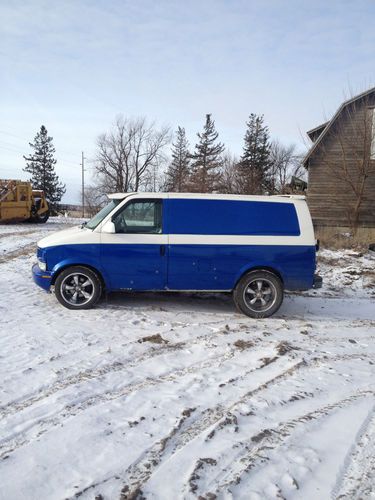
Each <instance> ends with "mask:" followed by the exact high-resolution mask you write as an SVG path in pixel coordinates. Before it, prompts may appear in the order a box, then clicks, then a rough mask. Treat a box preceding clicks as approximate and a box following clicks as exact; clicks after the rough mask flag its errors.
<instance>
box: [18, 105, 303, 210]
mask: <svg viewBox="0 0 375 500" xmlns="http://www.w3.org/2000/svg"><path fill="white" fill-rule="evenodd" d="M30 147H31V148H32V149H33V153H32V154H31V155H29V156H24V159H25V160H26V167H25V169H24V170H25V171H26V172H28V173H30V174H31V179H30V180H31V181H32V183H33V186H34V188H36V189H43V190H44V191H45V193H46V197H47V199H48V201H49V202H50V204H51V206H52V208H55V209H56V208H57V205H58V203H59V202H60V201H61V198H62V196H63V195H64V194H65V192H66V187H65V185H64V184H63V183H61V182H60V180H59V177H58V176H57V174H56V172H55V165H56V160H55V158H54V153H55V148H54V146H53V142H52V137H50V136H49V135H48V132H47V129H46V128H45V126H44V125H42V126H41V128H40V131H39V132H38V133H37V135H36V136H35V138H34V142H33V143H30ZM301 173H302V167H301V162H300V158H299V156H298V154H297V152H296V147H295V146H294V145H289V146H284V145H282V144H281V143H279V142H278V141H271V139H270V133H269V129H268V127H267V125H266V124H265V122H264V117H263V116H262V115H256V114H254V113H252V114H251V115H250V116H249V120H248V121H247V123H246V129H245V134H244V142H243V150H242V154H241V156H240V157H236V156H235V155H233V154H232V153H230V151H228V150H227V149H226V148H225V146H224V144H223V143H222V142H221V141H220V140H219V133H218V131H217V130H216V127H215V121H214V119H213V118H212V115H211V114H207V115H206V117H205V121H204V124H203V128H202V131H200V132H198V133H197V141H196V144H195V145H194V147H193V148H191V147H190V144H189V141H188V139H187V136H186V131H185V128H184V127H181V126H179V127H178V128H177V130H176V131H175V133H174V134H172V133H171V130H170V128H169V127H166V126H165V127H158V126H157V124H156V123H155V122H149V121H148V120H147V119H146V118H143V117H139V118H125V117H123V116H118V117H117V118H116V120H115V121H114V123H113V125H112V127H111V129H110V130H109V131H108V132H105V133H103V134H101V135H100V136H99V137H98V138H97V141H96V154H95V158H94V160H93V181H92V183H91V185H88V186H86V188H85V205H86V206H87V208H88V209H89V212H95V211H96V210H97V209H98V207H100V206H101V205H102V204H103V203H104V202H105V200H106V194H108V193H111V192H130V191H174V192H193V193H194V192H196V193H228V194H230V193H233V194H276V193H286V192H291V190H292V189H293V187H292V186H291V179H292V177H293V176H298V175H300V174H301Z"/></svg>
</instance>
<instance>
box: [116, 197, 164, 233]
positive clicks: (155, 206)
mask: <svg viewBox="0 0 375 500" xmlns="http://www.w3.org/2000/svg"><path fill="white" fill-rule="evenodd" d="M113 222H114V224H115V229H116V233H130V234H136V233H143V234H145V233H149V234H160V233H161V232H162V230H161V228H162V224H161V202H160V201H159V200H155V201H134V202H130V203H129V204H128V205H126V206H125V208H124V210H122V211H121V212H120V213H119V214H117V215H116V216H115V217H114V219H113Z"/></svg>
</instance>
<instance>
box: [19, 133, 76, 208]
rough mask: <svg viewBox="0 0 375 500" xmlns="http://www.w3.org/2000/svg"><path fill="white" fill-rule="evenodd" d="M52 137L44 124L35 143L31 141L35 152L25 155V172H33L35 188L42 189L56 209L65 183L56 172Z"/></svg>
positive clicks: (32, 181) (52, 206) (32, 178)
mask: <svg viewBox="0 0 375 500" xmlns="http://www.w3.org/2000/svg"><path fill="white" fill-rule="evenodd" d="M52 140H53V138H52V137H49V136H48V132H47V129H46V127H45V126H44V125H42V126H41V127H40V131H39V132H38V133H37V134H36V136H35V138H34V143H31V142H30V143H29V145H30V147H31V148H32V149H33V150H34V152H33V153H32V154H31V155H30V156H24V159H25V160H26V167H25V168H24V171H25V172H28V173H30V174H31V178H30V181H31V183H32V185H33V188H34V189H42V190H43V191H44V193H45V196H46V198H47V200H48V203H49V205H50V209H52V211H55V210H56V205H57V203H58V202H59V201H60V200H61V198H62V197H63V196H64V194H65V191H66V189H65V184H62V183H61V182H60V181H59V178H58V176H57V174H56V173H55V164H56V159H55V158H54V156H53V155H54V153H55V148H54V146H53V144H52Z"/></svg>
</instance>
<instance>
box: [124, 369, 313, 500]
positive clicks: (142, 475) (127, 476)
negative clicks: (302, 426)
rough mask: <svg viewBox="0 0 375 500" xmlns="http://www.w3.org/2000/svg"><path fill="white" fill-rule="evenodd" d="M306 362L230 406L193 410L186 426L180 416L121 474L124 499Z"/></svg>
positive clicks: (249, 392)
mask: <svg viewBox="0 0 375 500" xmlns="http://www.w3.org/2000/svg"><path fill="white" fill-rule="evenodd" d="M305 365H306V363H305V361H299V362H297V363H296V364H295V365H293V366H292V367H290V368H288V369H286V370H284V371H283V372H281V373H279V374H278V375H276V376H275V377H273V378H271V379H269V380H267V381H266V382H264V383H262V384H260V385H259V386H258V387H257V388H255V389H253V390H251V391H248V392H246V393H245V394H243V395H242V396H241V397H240V398H238V399H236V400H235V401H232V402H231V403H230V404H229V405H222V404H219V405H216V406H215V407H212V408H207V409H205V410H203V411H202V412H200V413H199V414H198V415H196V411H194V413H192V415H193V417H192V418H191V419H190V418H189V420H191V422H190V423H189V422H188V421H187V422H186V423H187V425H184V424H185V420H187V419H182V420H181V419H180V421H179V422H178V424H177V425H176V426H175V428H173V429H172V430H171V431H170V432H169V433H168V434H167V435H166V436H165V437H164V438H162V439H161V440H159V441H158V442H157V443H155V444H154V445H153V446H152V447H151V448H149V449H148V450H146V451H145V452H144V453H143V454H142V455H141V456H140V457H139V459H138V460H137V461H136V462H134V463H133V464H132V465H131V466H130V467H128V469H126V471H125V472H124V475H123V477H122V480H123V481H124V482H125V485H124V487H123V488H122V494H121V500H130V499H132V498H137V496H136V495H137V492H139V491H140V490H141V489H142V487H143V485H144V484H146V483H147V481H148V480H149V479H150V478H151V476H152V474H153V473H154V472H155V471H156V469H157V467H158V466H159V465H161V464H162V462H163V460H169V459H170V458H171V457H172V456H173V455H174V454H175V453H176V452H178V451H179V450H181V449H182V448H183V447H184V446H186V445H187V444H188V443H190V442H191V441H193V440H194V439H195V438H196V437H198V436H199V435H201V434H203V433H205V432H207V431H209V430H210V429H211V428H212V427H213V426H215V425H217V424H219V422H220V420H222V419H223V418H225V417H228V416H229V415H231V412H232V411H233V409H234V408H235V407H236V406H237V405H239V404H242V403H243V402H244V401H246V400H247V399H248V398H251V397H252V396H253V395H255V394H257V393H258V392H260V391H262V390H264V389H265V388H267V387H269V386H270V385H273V384H275V383H277V382H278V381H279V380H281V379H283V378H287V377H289V376H290V375H292V374H294V373H295V372H296V371H297V370H299V369H300V368H301V367H303V366H305ZM266 366H268V364H263V365H262V366H260V367H258V369H261V368H265V367H266ZM189 417H190V415H189Z"/></svg>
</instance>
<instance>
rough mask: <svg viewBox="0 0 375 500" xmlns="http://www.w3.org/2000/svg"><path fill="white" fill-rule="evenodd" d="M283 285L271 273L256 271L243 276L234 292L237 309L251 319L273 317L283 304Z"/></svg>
mask: <svg viewBox="0 0 375 500" xmlns="http://www.w3.org/2000/svg"><path fill="white" fill-rule="evenodd" d="M283 295H284V290H283V284H282V282H281V280H280V278H279V277H278V276H276V274H274V273H272V272H271V271H262V270H256V271H251V272H249V273H247V274H245V276H243V277H242V278H241V279H240V281H239V282H238V283H237V286H236V288H235V289H234V292H233V300H234V303H235V304H236V306H237V308H238V309H239V310H240V311H241V312H243V313H244V314H246V315H247V316H250V317H251V318H268V317H269V316H272V314H274V313H275V312H276V311H277V310H278V309H279V307H280V306H281V304H282V302H283Z"/></svg>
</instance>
